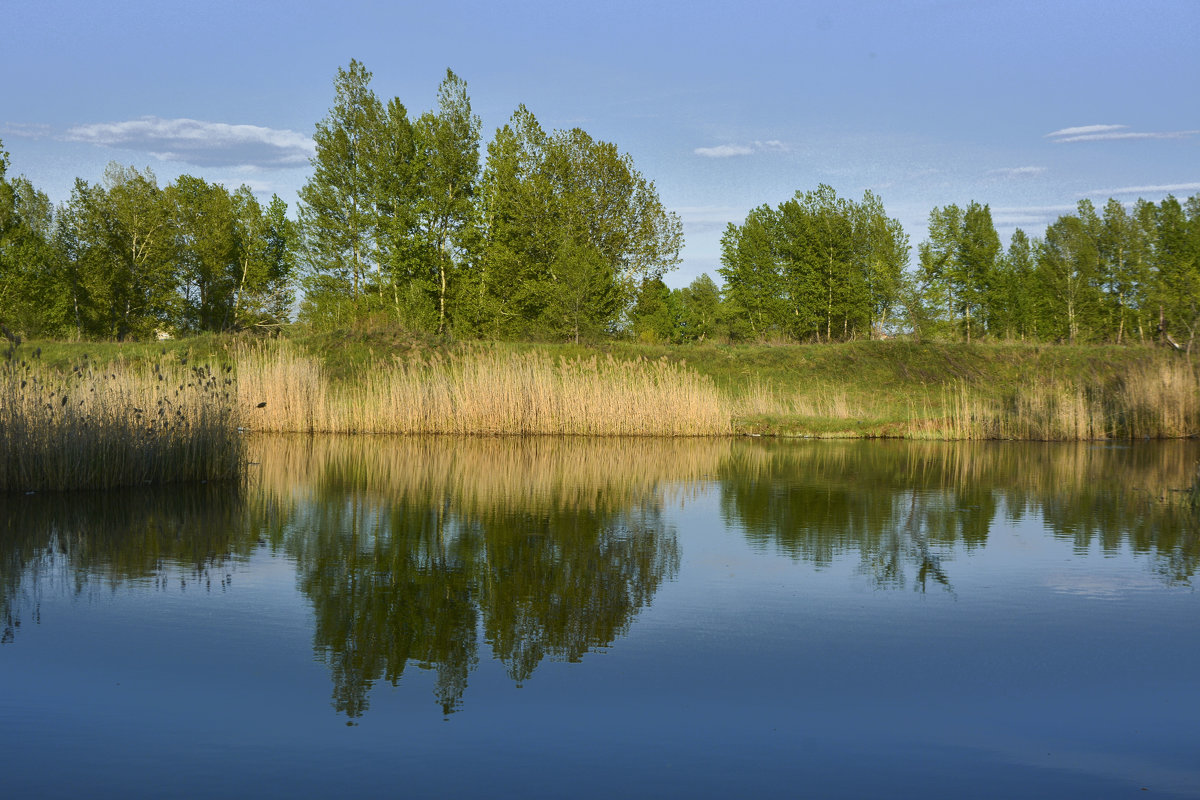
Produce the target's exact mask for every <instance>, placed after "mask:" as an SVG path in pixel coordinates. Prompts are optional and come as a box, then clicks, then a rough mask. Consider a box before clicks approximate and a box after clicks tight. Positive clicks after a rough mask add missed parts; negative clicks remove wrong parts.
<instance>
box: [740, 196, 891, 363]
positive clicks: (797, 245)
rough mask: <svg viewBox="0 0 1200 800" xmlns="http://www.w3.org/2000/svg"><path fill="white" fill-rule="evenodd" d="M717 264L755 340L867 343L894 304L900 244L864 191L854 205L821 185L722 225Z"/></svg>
mask: <svg viewBox="0 0 1200 800" xmlns="http://www.w3.org/2000/svg"><path fill="white" fill-rule="evenodd" d="M721 262H722V268H721V270H720V273H721V275H722V277H723V278H724V279H725V288H726V298H727V300H728V301H729V304H730V307H731V309H742V313H744V314H745V318H746V320H747V322H748V323H749V326H750V328H751V330H752V332H753V335H754V336H756V337H758V338H769V337H771V336H775V335H786V336H788V337H791V338H793V339H804V338H808V337H812V338H815V339H816V340H818V341H821V340H825V341H831V340H834V339H843V340H844V339H853V338H857V337H859V336H865V337H873V336H877V335H880V334H882V332H883V330H884V328H885V327H886V326H887V325H888V324H889V322H890V320H891V319H892V318H893V317H894V316H895V314H896V311H897V308H898V307H899V305H900V301H901V298H902V296H903V292H904V289H905V285H906V278H905V272H904V270H905V265H906V264H907V263H908V237H907V236H906V235H905V234H904V230H903V227H902V226H901V225H900V223H899V221H898V220H894V219H889V218H888V217H887V214H886V213H885V212H884V209H883V203H882V201H880V199H879V198H878V197H876V196H875V195H873V194H872V193H870V192H867V193H866V194H865V195H864V196H863V200H862V202H861V203H855V202H853V201H851V200H847V199H843V198H839V197H838V196H837V193H836V192H835V191H834V190H833V188H832V187H830V186H826V185H821V186H819V187H817V189H816V190H815V191H811V192H796V194H795V196H794V197H792V198H791V199H789V200H787V201H785V202H783V203H781V204H780V205H779V207H778V208H776V209H772V208H770V207H768V206H762V207H760V208H756V209H754V210H753V211H751V212H750V214H749V215H747V217H746V221H745V222H744V223H743V224H742V225H741V226H736V225H730V226H729V227H728V228H727V229H726V232H725V236H724V237H723V238H722V240H721Z"/></svg>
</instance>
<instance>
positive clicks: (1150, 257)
mask: <svg viewBox="0 0 1200 800" xmlns="http://www.w3.org/2000/svg"><path fill="white" fill-rule="evenodd" d="M908 252H909V247H908V240H907V237H906V236H905V234H904V232H903V230H902V229H901V227H900V225H899V223H898V222H897V221H896V220H894V219H889V218H888V217H887V215H886V214H885V213H884V211H883V205H882V203H880V201H879V199H878V198H877V197H875V196H874V195H872V194H871V193H870V192H867V193H866V195H865V196H864V198H863V201H862V202H861V203H854V202H851V201H847V200H843V199H840V198H838V197H837V195H836V193H835V192H834V191H833V189H831V188H829V187H828V186H821V187H820V188H818V189H817V190H816V191H814V192H808V193H799V192H798V193H797V194H796V196H795V197H794V198H792V199H790V200H788V201H786V202H784V203H782V204H780V205H779V206H778V207H777V208H771V207H769V206H762V207H760V208H756V209H754V210H753V211H751V212H750V214H749V215H748V216H747V217H746V221H745V222H744V223H743V224H741V225H732V224H731V225H730V226H729V227H728V229H727V230H726V232H725V236H724V238H723V239H722V258H721V262H722V267H721V269H720V273H721V275H722V276H723V277H724V279H725V290H724V293H723V297H722V306H721V308H720V310H719V312H718V317H719V318H723V319H724V320H725V330H727V331H728V332H729V333H731V334H732V335H733V336H734V337H735V338H738V337H744V336H746V334H747V333H749V336H750V337H751V338H785V339H792V340H797V341H829V340H831V339H835V340H845V339H853V338H860V337H868V336H871V337H874V336H877V335H880V334H886V333H889V332H894V331H908V332H912V333H913V334H915V335H918V336H926V337H940V338H961V339H965V340H967V341H971V340H973V339H980V338H985V337H986V338H991V339H1036V340H1042V341H1070V342H1077V341H1086V342H1115V343H1121V342H1124V341H1128V340H1130V339H1131V338H1132V339H1136V340H1138V341H1146V340H1148V339H1151V338H1155V337H1162V338H1163V339H1165V340H1166V341H1168V342H1172V343H1176V344H1177V346H1180V347H1184V348H1186V349H1189V350H1190V349H1191V347H1192V346H1193V345H1194V344H1195V341H1196V339H1197V337H1198V336H1200V195H1197V196H1195V197H1192V198H1191V199H1189V200H1188V201H1187V202H1186V203H1180V202H1179V201H1178V200H1177V199H1175V198H1174V197H1171V196H1168V197H1167V198H1166V199H1164V200H1163V201H1162V202H1161V203H1159V204H1157V205H1156V204H1154V203H1151V202H1148V201H1145V200H1139V201H1138V202H1137V203H1136V204H1135V205H1134V206H1133V208H1132V209H1127V208H1126V207H1125V206H1124V205H1123V204H1121V203H1120V202H1118V201H1117V200H1109V201H1108V203H1107V204H1106V205H1105V206H1104V209H1103V212H1102V213H1098V212H1097V211H1096V209H1095V206H1094V205H1093V204H1092V203H1091V201H1088V200H1083V201H1081V202H1080V203H1079V206H1078V210H1077V212H1076V213H1074V214H1066V215H1063V216H1061V217H1059V218H1058V220H1057V221H1055V222H1054V223H1052V224H1051V225H1050V226H1049V227H1047V229H1046V232H1045V234H1044V236H1043V237H1041V238H1034V239H1031V238H1030V237H1029V236H1028V235H1027V234H1026V233H1025V232H1024V231H1022V230H1020V229H1017V230H1016V231H1015V232H1014V233H1013V236H1012V238H1011V241H1010V243H1009V247H1008V249H1007V250H1005V249H1004V248H1003V247H1002V245H1001V243H1000V237H999V235H998V234H997V232H996V227H995V224H994V223H993V221H992V214H991V210H990V209H989V208H988V206H986V205H981V204H979V203H975V202H972V203H970V204H969V205H967V206H966V207H965V208H960V207H959V206H957V205H948V206H944V207H941V208H935V209H934V210H933V212H932V213H931V214H930V216H929V238H928V239H926V240H925V241H923V242H921V244H920V245H919V246H918V248H917V253H918V263H917V265H916V269H915V270H912V271H909V270H908V269H907V266H908ZM674 338H677V339H678V338H686V326H685V325H683V324H678V325H677V326H676V332H675V335H674Z"/></svg>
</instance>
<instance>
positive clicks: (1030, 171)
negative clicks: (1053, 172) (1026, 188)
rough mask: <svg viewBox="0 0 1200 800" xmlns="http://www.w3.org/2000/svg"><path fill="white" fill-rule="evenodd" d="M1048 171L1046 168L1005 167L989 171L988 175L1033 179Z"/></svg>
mask: <svg viewBox="0 0 1200 800" xmlns="http://www.w3.org/2000/svg"><path fill="white" fill-rule="evenodd" d="M1045 171H1046V168H1045V167H1003V168H1001V169H993V170H988V175H999V176H1000V177H1002V178H1032V177H1033V176H1034V175H1041V174H1042V173H1044V172H1045Z"/></svg>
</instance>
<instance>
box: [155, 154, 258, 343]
mask: <svg viewBox="0 0 1200 800" xmlns="http://www.w3.org/2000/svg"><path fill="white" fill-rule="evenodd" d="M166 201H167V202H168V203H169V204H170V206H171V214H172V219H171V224H172V228H173V233H174V235H175V246H174V252H175V257H176V259H177V262H176V263H177V266H176V269H177V271H178V276H179V283H180V291H181V292H182V294H183V297H182V308H181V309H180V311H181V315H180V317H179V319H178V320H177V327H178V328H179V329H180V330H182V331H186V332H190V333H194V332H197V331H219V330H224V329H225V328H226V327H227V326H228V325H229V324H231V322H232V319H231V317H232V309H233V306H234V304H235V302H236V296H237V287H238V262H239V249H240V248H239V244H240V243H239V241H238V237H237V233H236V229H235V209H234V204H233V199H232V198H231V197H230V195H229V192H228V191H227V190H226V189H225V187H224V186H221V185H220V184H215V183H214V184H210V183H208V182H206V181H205V180H204V179H203V178H197V177H194V176H192V175H181V176H179V178H178V179H176V181H175V183H173V184H172V185H171V186H169V187H167V190H166Z"/></svg>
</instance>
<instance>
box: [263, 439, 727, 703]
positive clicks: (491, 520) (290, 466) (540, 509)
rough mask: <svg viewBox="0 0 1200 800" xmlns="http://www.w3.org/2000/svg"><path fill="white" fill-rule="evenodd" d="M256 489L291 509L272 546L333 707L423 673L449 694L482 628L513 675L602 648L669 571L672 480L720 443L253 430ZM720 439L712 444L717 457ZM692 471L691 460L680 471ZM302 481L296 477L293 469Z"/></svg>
mask: <svg viewBox="0 0 1200 800" xmlns="http://www.w3.org/2000/svg"><path fill="white" fill-rule="evenodd" d="M260 445H261V446H262V448H263V454H262V455H261V457H260V459H259V460H261V462H262V464H263V479H262V482H263V494H264V496H267V495H273V496H275V497H276V498H278V502H279V504H280V505H281V506H283V505H286V504H287V503H288V502H289V500H290V502H291V504H292V512H291V514H290V522H289V523H288V525H287V527H286V530H285V531H284V534H283V542H282V544H283V547H284V548H285V549H286V551H287V552H288V553H289V554H290V555H291V556H292V557H293V558H294V559H295V561H296V564H297V570H298V573H299V578H298V579H299V584H300V587H301V588H302V590H303V591H304V593H305V594H306V595H307V596H308V597H309V599H310V600H311V601H312V603H313V608H314V609H315V611H316V620H317V623H316V624H317V630H316V634H315V637H314V640H315V646H316V648H317V652H318V654H319V655H320V657H322V658H323V659H324V660H325V661H326V662H327V663H328V665H329V667H330V671H331V673H332V676H333V680H334V685H335V688H334V705H335V707H336V708H337V709H338V710H339V711H343V712H345V713H346V714H348V715H349V716H351V717H354V716H358V715H360V714H361V713H362V712H363V711H364V710H365V709H366V707H367V702H368V695H369V690H370V687H371V685H372V683H373V682H374V681H377V680H381V679H382V680H387V681H390V682H392V683H396V682H397V681H399V679H400V677H401V676H402V674H403V673H404V671H405V669H406V667H407V666H408V665H409V664H415V665H416V666H418V667H420V668H423V669H432V670H435V671H436V674H437V682H436V689H435V693H436V695H437V700H438V702H439V703H440V705H441V707H442V710H443V712H444V713H447V714H449V713H451V712H452V711H454V710H455V709H457V708H458V707H459V706H460V705H461V703H462V697H463V692H464V690H465V688H466V683H467V677H468V675H469V673H470V671H471V668H472V667H473V666H474V665H475V663H476V662H477V660H478V648H479V645H478V642H477V635H478V634H477V632H478V631H482V634H483V636H484V638H485V639H486V642H487V644H488V645H489V647H490V649H491V652H492V655H493V657H495V658H496V659H498V660H499V661H501V662H502V663H503V664H504V666H505V668H506V669H507V671H508V674H509V676H510V677H511V678H512V680H514V681H515V682H516V683H517V684H521V683H522V682H524V681H526V680H528V679H529V678H530V676H531V675H532V674H533V672H534V670H535V669H536V667H537V666H538V664H539V663H541V662H542V661H543V660H544V659H547V658H550V659H556V660H564V661H578V660H579V659H580V658H582V656H583V655H584V654H585V653H587V652H588V651H589V650H593V649H595V648H599V647H607V646H608V645H610V644H612V643H613V642H614V641H615V640H616V639H617V638H619V637H620V636H621V635H622V634H623V633H624V632H625V631H626V630H627V629H628V628H629V625H630V623H631V622H632V620H633V618H634V617H635V616H636V614H637V613H638V611H639V609H641V608H643V607H645V606H647V605H648V604H649V603H650V600H651V598H652V597H653V595H654V593H655V592H656V591H657V589H658V587H659V586H660V585H661V584H662V582H663V581H664V580H666V579H668V578H670V577H672V576H673V575H674V574H675V572H676V571H677V569H678V565H679V546H678V543H677V539H676V534H675V530H674V528H673V527H672V526H671V525H669V524H668V523H667V522H666V521H665V519H664V515H663V507H662V506H663V487H664V484H665V483H666V482H668V481H672V482H676V481H679V480H680V479H681V478H682V479H684V480H685V481H686V480H687V479H688V478H695V477H698V475H699V474H700V472H699V470H702V469H703V468H704V467H705V466H707V465H711V464H713V463H715V460H714V454H719V452H720V450H721V449H722V448H724V447H727V444H720V443H708V444H707V445H701V446H700V447H696V446H694V443H693V444H684V443H675V444H674V445H671V443H655V442H646V441H640V442H638V441H624V442H612V441H598V440H586V439H536V440H515V439H364V438H330V439H309V440H301V439H295V438H291V439H288V438H282V439H274V440H262V441H261V442H260ZM714 449H715V452H714ZM689 465H691V466H690V467H689ZM298 476H303V477H302V478H301V479H300V480H297V477H298Z"/></svg>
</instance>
